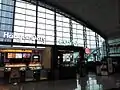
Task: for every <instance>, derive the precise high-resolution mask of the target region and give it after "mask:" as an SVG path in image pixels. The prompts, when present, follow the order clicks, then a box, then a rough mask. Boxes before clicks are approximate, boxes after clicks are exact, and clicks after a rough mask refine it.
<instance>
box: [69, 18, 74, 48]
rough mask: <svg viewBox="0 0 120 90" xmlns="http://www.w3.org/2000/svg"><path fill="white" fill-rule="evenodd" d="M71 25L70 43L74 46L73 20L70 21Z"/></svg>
mask: <svg viewBox="0 0 120 90" xmlns="http://www.w3.org/2000/svg"><path fill="white" fill-rule="evenodd" d="M69 25H70V42H71V45H72V46H74V44H73V29H72V20H71V19H69Z"/></svg>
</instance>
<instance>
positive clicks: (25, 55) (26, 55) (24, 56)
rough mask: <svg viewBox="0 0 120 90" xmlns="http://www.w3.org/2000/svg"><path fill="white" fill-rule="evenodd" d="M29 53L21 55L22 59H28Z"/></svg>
mask: <svg viewBox="0 0 120 90" xmlns="http://www.w3.org/2000/svg"><path fill="white" fill-rule="evenodd" d="M30 56H31V55H30V53H23V58H30Z"/></svg>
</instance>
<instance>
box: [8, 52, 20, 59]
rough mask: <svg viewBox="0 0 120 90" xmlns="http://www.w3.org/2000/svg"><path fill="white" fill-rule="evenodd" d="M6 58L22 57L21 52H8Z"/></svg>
mask: <svg viewBox="0 0 120 90" xmlns="http://www.w3.org/2000/svg"><path fill="white" fill-rule="evenodd" d="M8 58H22V53H8Z"/></svg>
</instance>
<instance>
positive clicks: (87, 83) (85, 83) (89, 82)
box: [75, 75, 103, 90]
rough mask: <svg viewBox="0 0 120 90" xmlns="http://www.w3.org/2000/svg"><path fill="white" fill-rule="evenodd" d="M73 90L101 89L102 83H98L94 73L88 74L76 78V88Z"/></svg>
mask: <svg viewBox="0 0 120 90" xmlns="http://www.w3.org/2000/svg"><path fill="white" fill-rule="evenodd" d="M75 90H103V85H102V84H100V83H98V81H97V78H96V76H95V75H88V76H87V77H82V78H80V79H77V88H76V89H75Z"/></svg>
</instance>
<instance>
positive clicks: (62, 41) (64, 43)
mask: <svg viewBox="0 0 120 90" xmlns="http://www.w3.org/2000/svg"><path fill="white" fill-rule="evenodd" d="M58 44H62V45H71V44H73V45H75V46H78V45H81V44H80V43H78V42H77V41H70V40H59V41H58Z"/></svg>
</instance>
